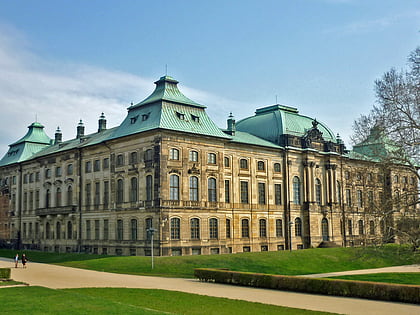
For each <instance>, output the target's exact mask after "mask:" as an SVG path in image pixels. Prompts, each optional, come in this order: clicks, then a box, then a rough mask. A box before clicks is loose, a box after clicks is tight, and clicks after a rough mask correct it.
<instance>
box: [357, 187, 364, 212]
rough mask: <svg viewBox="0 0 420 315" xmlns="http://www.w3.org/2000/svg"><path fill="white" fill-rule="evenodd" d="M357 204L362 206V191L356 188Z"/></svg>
mask: <svg viewBox="0 0 420 315" xmlns="http://www.w3.org/2000/svg"><path fill="white" fill-rule="evenodd" d="M357 206H358V207H359V208H361V207H363V192H362V191H361V190H357Z"/></svg>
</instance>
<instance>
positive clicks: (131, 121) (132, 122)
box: [130, 115, 139, 124]
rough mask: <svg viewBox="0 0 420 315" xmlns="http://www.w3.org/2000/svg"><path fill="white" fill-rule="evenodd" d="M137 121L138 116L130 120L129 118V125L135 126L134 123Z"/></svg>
mask: <svg viewBox="0 0 420 315" xmlns="http://www.w3.org/2000/svg"><path fill="white" fill-rule="evenodd" d="M137 119H139V115H137V116H134V117H131V118H130V123H131V124H135V123H136V121H137Z"/></svg>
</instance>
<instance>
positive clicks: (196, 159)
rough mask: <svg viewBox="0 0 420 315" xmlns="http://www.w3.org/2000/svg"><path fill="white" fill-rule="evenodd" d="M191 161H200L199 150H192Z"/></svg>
mask: <svg viewBox="0 0 420 315" xmlns="http://www.w3.org/2000/svg"><path fill="white" fill-rule="evenodd" d="M190 161H191V162H198V152H197V151H190Z"/></svg>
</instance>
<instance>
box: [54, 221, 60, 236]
mask: <svg viewBox="0 0 420 315" xmlns="http://www.w3.org/2000/svg"><path fill="white" fill-rule="evenodd" d="M55 238H56V239H58V240H59V239H60V238H61V223H60V222H57V223H56V226H55Z"/></svg>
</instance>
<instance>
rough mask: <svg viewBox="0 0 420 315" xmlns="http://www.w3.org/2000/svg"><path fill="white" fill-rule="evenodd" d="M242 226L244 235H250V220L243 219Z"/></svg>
mask: <svg viewBox="0 0 420 315" xmlns="http://www.w3.org/2000/svg"><path fill="white" fill-rule="evenodd" d="M241 226H242V237H249V220H248V219H242V221H241Z"/></svg>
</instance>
